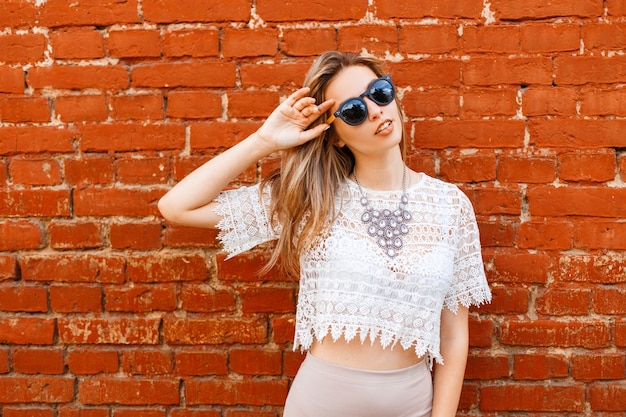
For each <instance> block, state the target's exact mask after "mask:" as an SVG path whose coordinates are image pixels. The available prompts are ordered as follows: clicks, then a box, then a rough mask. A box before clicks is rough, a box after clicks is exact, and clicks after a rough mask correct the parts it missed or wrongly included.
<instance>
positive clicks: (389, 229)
mask: <svg viewBox="0 0 626 417" xmlns="http://www.w3.org/2000/svg"><path fill="white" fill-rule="evenodd" d="M406 171H407V169H406V165H404V172H403V173H402V197H400V203H399V204H398V208H397V209H395V210H393V211H392V210H389V209H383V210H377V209H375V208H373V207H372V206H371V205H370V202H369V200H368V199H367V196H366V195H365V192H363V188H361V183H359V178H358V177H357V176H356V171H355V170H352V175H353V176H354V181H355V182H356V185H357V186H358V187H359V192H360V193H361V200H360V201H361V205H362V206H363V208H364V211H363V214H361V221H362V222H363V223H364V224H365V226H366V227H367V234H368V235H370V236H371V237H372V238H374V239H375V240H376V243H377V244H378V246H380V247H381V248H382V249H383V250H384V251H385V253H386V254H387V256H389V257H390V258H393V257H395V256H396V255H397V254H398V251H399V250H400V249H402V246H403V245H404V242H403V240H402V237H403V236H404V235H407V234H408V233H409V227H408V226H407V225H406V223H407V222H408V221H409V220H411V213H409V212H408V210H407V209H406V206H407V204H408V203H409V198H408V197H407V195H406V177H407V172H406Z"/></svg>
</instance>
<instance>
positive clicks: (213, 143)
mask: <svg viewBox="0 0 626 417" xmlns="http://www.w3.org/2000/svg"><path fill="white" fill-rule="evenodd" d="M259 127H260V125H259V123H255V122H247V121H237V122H214V121H210V122H199V123H193V124H192V125H191V133H190V143H191V149H193V150H203V149H207V148H213V149H217V148H229V147H231V146H233V145H235V144H237V143H239V142H241V141H242V140H244V139H245V138H247V137H248V136H250V135H251V134H252V133H254V132H255V131H256V130H257V129H258V128H259Z"/></svg>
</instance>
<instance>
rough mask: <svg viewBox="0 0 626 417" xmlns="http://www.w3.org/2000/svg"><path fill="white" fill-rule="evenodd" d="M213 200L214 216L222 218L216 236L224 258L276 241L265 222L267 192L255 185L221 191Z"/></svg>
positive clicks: (268, 221) (267, 216) (267, 203)
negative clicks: (214, 205)
mask: <svg viewBox="0 0 626 417" xmlns="http://www.w3.org/2000/svg"><path fill="white" fill-rule="evenodd" d="M215 201H216V202H217V203H218V204H217V207H216V209H215V213H216V214H218V215H220V216H221V218H222V219H221V220H220V222H219V223H218V224H217V228H218V229H219V233H218V235H217V237H218V239H219V240H220V241H221V243H222V245H223V247H224V250H225V251H226V252H227V253H228V257H227V258H226V259H229V258H231V257H233V256H235V255H238V254H240V253H242V252H245V251H247V250H249V249H251V248H253V247H255V246H257V245H259V244H261V243H264V242H267V241H270V240H273V239H276V238H277V236H278V235H277V233H276V231H275V230H274V229H273V228H272V225H271V222H270V219H269V204H270V196H269V192H268V190H263V191H262V190H261V188H260V185H259V184H257V185H254V186H249V187H240V188H237V189H232V190H227V191H222V192H221V193H220V194H219V195H218V196H217V198H216V199H215Z"/></svg>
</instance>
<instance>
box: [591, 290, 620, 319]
mask: <svg viewBox="0 0 626 417" xmlns="http://www.w3.org/2000/svg"><path fill="white" fill-rule="evenodd" d="M625 300H626V291H625V290H624V289H623V288H621V287H617V288H615V287H598V288H596V289H594V291H593V302H592V305H593V311H594V312H596V313H598V314H607V315H623V314H624V312H626V308H625V307H624V301H625Z"/></svg>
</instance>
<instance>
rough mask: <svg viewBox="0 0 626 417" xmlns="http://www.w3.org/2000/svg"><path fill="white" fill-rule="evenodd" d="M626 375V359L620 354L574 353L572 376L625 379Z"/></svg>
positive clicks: (594, 378) (589, 379) (581, 378)
mask: <svg viewBox="0 0 626 417" xmlns="http://www.w3.org/2000/svg"><path fill="white" fill-rule="evenodd" d="M625 376H626V359H624V355H619V354H611V353H607V354H601V355H600V354H595V355H590V356H588V355H576V354H575V355H573V357H572V377H573V378H574V379H576V380H583V381H594V380H602V379H609V380H610V379H617V380H623V379H624V377H625Z"/></svg>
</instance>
